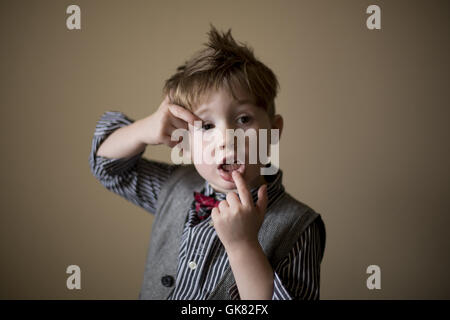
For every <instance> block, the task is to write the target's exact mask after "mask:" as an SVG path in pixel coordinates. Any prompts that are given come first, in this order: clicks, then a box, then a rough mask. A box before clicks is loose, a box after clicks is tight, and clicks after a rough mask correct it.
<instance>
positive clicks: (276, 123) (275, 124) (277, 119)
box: [272, 114, 284, 139]
mask: <svg viewBox="0 0 450 320" xmlns="http://www.w3.org/2000/svg"><path fill="white" fill-rule="evenodd" d="M283 124H284V123H283V117H282V116H281V115H280V114H276V115H274V116H273V119H272V129H278V130H279V136H278V139H280V138H281V132H283Z"/></svg>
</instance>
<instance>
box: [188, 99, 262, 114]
mask: <svg viewBox="0 0 450 320" xmlns="http://www.w3.org/2000/svg"><path fill="white" fill-rule="evenodd" d="M253 103H254V102H253V100H251V99H241V100H234V103H233V105H234V106H241V105H244V104H253ZM209 111H210V110H209V108H200V110H199V111H195V114H196V115H197V116H200V115H201V114H203V113H208V112H209Z"/></svg>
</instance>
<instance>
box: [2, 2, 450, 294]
mask: <svg viewBox="0 0 450 320" xmlns="http://www.w3.org/2000/svg"><path fill="white" fill-rule="evenodd" d="M73 3H74V4H78V5H79V6H80V7H81V20H82V21H81V23H82V29H81V30H78V31H77V30H74V31H69V30H67V28H66V17H67V16H68V15H67V14H66V13H65V11H66V8H67V6H68V5H70V4H73ZM370 4H379V5H380V6H381V8H382V15H381V23H382V29H381V30H380V31H370V30H368V29H367V28H366V25H365V20H366V18H367V16H368V15H367V14H366V13H365V10H366V8H367V7H368V6H369V5H370ZM449 4H450V2H448V1H375V0H367V1H366V0H364V1H332V0H329V1H317V0H311V1H298V0H292V1H260V0H254V1H211V0H205V1H173V0H170V1H168V0H158V1H156V0H155V1H98V0H97V1H81V0H75V1H62V0H61V1H17V0H14V1H5V0H2V1H1V2H0V34H1V38H0V39H1V50H0V55H1V58H0V68H1V73H0V74H1V78H0V79H1V89H0V90H1V92H0V104H1V107H2V108H1V112H2V125H1V143H2V149H3V151H2V159H1V162H2V163H1V164H2V166H1V168H2V190H1V191H2V192H1V206H2V208H1V224H0V239H1V241H0V259H1V264H0V265H1V266H0V298H8V299H16V298H33V299H34V298H37V299H49V298H56V299H78V298H86V299H107V298H113V299H116V298H124V299H135V298H137V297H138V293H139V289H140V285H141V280H142V276H143V272H144V263H145V257H146V253H147V251H146V250H147V247H148V241H149V233H150V230H151V229H150V228H151V225H152V222H153V217H152V216H151V215H150V214H148V213H146V212H145V211H144V210H143V209H140V208H139V207H137V206H135V205H134V204H132V203H129V202H127V201H126V200H124V199H122V198H120V197H118V196H116V195H114V194H113V193H112V192H109V191H108V190H106V189H105V188H103V187H102V186H101V185H100V183H99V182H97V181H96V180H95V179H94V177H93V176H92V174H91V172H90V170H89V163H88V157H89V151H90V147H91V139H92V135H93V132H94V128H95V124H96V121H97V120H98V119H99V117H100V116H101V114H102V113H103V112H105V111H107V110H119V111H123V112H125V113H126V114H127V115H128V116H129V117H131V118H132V119H139V118H143V117H145V116H147V115H149V114H150V113H151V112H153V111H155V110H156V108H157V107H158V106H159V104H160V102H161V89H162V85H163V81H164V80H165V79H167V78H168V77H169V76H170V75H171V74H172V73H173V72H174V71H175V68H176V67H177V66H178V65H179V64H181V63H182V62H184V60H185V59H186V58H188V57H189V56H190V55H191V54H193V53H194V52H195V51H196V50H198V49H200V48H201V46H202V44H203V43H204V42H206V40H207V36H206V32H207V31H208V30H209V23H210V22H211V23H213V24H214V25H215V26H216V27H217V28H218V29H219V30H227V29H228V28H232V34H233V36H234V37H235V38H236V39H237V40H239V41H242V42H247V43H249V44H250V45H251V46H252V47H253V48H254V49H255V53H256V55H257V57H259V58H260V59H261V60H262V61H263V62H265V63H266V64H267V65H268V66H270V67H271V68H272V69H273V71H274V72H275V73H276V74H277V75H278V77H279V81H280V84H281V91H280V95H279V97H278V98H277V100H276V103H277V107H278V111H279V112H280V113H281V114H282V115H283V116H284V119H285V131H284V132H283V136H282V140H281V146H280V148H281V156H280V161H281V168H282V169H283V170H284V173H285V175H284V183H285V186H286V188H287V190H288V192H290V193H291V194H292V195H293V196H295V197H296V198H297V199H299V200H301V201H303V202H305V203H307V204H309V205H310V206H312V207H313V208H314V209H316V211H318V212H319V213H321V214H322V217H323V219H324V221H325V223H326V227H327V244H326V253H325V258H324V260H323V264H322V274H321V284H322V285H321V298H323V299H341V298H345V299H347V298H348V299H403V298H405V299H410V298H412V299H422V298H424V299H430V298H446V299H448V298H450V283H449V280H448V270H449V269H450V259H449V252H450V241H449V233H450V231H449V220H450V218H449V213H450V212H449V204H450V203H449V202H450V200H449V199H450V198H449V189H450V188H449V176H450V175H449V163H450V154H449V150H450V149H449V141H448V138H449V136H450V132H449V126H448V124H449V119H450V112H449V107H450V94H449V80H450V79H449V75H450V72H449V71H450V70H449V56H450V50H449V40H448V39H449V30H450V28H449V18H450V17H449V13H450V10H449V9H450V8H449V6H450V5H449ZM145 156H146V157H150V158H153V159H157V160H164V161H169V150H168V149H167V148H165V147H151V148H148V149H147V151H146V153H145ZM71 264H76V265H79V266H80V267H81V271H82V282H81V285H82V289H81V290H79V291H76V290H75V291H69V290H68V289H67V288H66V278H67V276H68V275H67V274H66V273H65V271H66V267H67V266H68V265H71ZM372 264H376V265H379V266H380V267H381V290H368V289H367V287H366V279H367V277H368V274H366V268H367V266H369V265H372Z"/></svg>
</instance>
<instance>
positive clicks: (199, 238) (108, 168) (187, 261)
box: [89, 111, 323, 300]
mask: <svg viewBox="0 0 450 320" xmlns="http://www.w3.org/2000/svg"><path fill="white" fill-rule="evenodd" d="M133 122H134V121H133V120H131V119H130V118H128V117H127V116H126V115H125V114H123V113H121V112H119V111H108V112H105V113H104V114H103V115H102V116H101V118H100V120H99V121H98V122H97V125H96V128H95V132H94V138H93V141H92V147H91V152H90V156H89V164H90V168H91V171H92V173H93V175H94V176H95V178H96V179H97V180H98V181H100V183H101V184H102V185H103V186H104V187H105V188H107V189H108V190H110V191H112V192H114V193H115V194H118V195H120V196H122V197H124V198H125V199H127V200H128V201H130V202H132V203H134V204H136V205H138V206H140V207H141V208H143V209H144V210H146V211H148V212H150V213H152V214H154V213H155V212H156V205H157V200H158V194H159V192H160V190H161V187H162V185H163V184H164V182H165V181H166V180H167V179H168V178H169V176H170V175H171V174H172V172H173V171H174V170H175V169H177V168H178V166H179V165H176V164H169V163H165V162H159V161H155V160H148V159H146V158H143V157H142V155H143V153H144V151H142V152H140V153H138V154H136V155H134V156H132V157H126V158H118V159H110V158H105V157H101V156H97V155H96V153H97V150H98V148H99V147H100V145H101V143H102V142H103V141H104V140H105V139H106V138H107V137H108V136H109V135H110V134H111V133H112V132H113V131H115V130H117V129H118V128H120V127H123V126H126V125H129V124H131V123H133ZM282 177H283V172H282V170H278V172H277V174H276V175H274V176H265V178H266V180H267V182H268V185H267V193H268V204H267V209H269V208H270V207H271V206H272V205H273V204H274V203H275V202H276V200H277V199H279V197H281V196H282V195H283V193H284V192H285V190H284V187H283V184H282ZM250 192H251V194H252V197H253V201H254V202H255V203H256V200H257V197H258V196H257V193H258V187H255V188H252V189H251V190H250ZM202 193H204V194H205V195H207V196H213V197H214V198H216V199H217V200H223V199H225V198H226V194H224V193H221V192H218V191H216V190H214V189H213V188H212V187H211V185H210V184H209V183H208V181H206V180H205V184H204V187H203V190H202ZM192 199H193V202H192V205H191V207H190V208H186V210H189V214H188V218H187V221H186V223H185V226H184V229H183V233H182V241H181V247H180V248H179V256H178V266H177V275H176V279H175V288H174V290H173V291H172V293H171V295H170V296H169V298H168V299H169V300H174V299H177V300H185V299H189V300H199V299H206V297H207V296H208V295H209V293H211V292H212V290H213V289H214V288H215V286H216V285H217V283H218V281H219V280H220V278H221V277H222V275H223V274H224V272H225V270H226V269H227V267H228V266H229V261H228V255H227V254H226V251H225V249H224V246H223V245H222V243H221V242H220V239H219V237H218V236H217V233H216V231H215V229H214V227H213V226H212V224H211V221H212V218H211V216H209V217H207V218H206V219H204V220H200V219H199V218H198V217H197V215H196V214H195V209H194V197H192ZM322 254H323V252H322V250H321V243H320V233H319V228H318V226H317V223H316V222H315V221H314V222H313V223H311V224H310V225H309V226H308V227H307V228H306V230H305V231H304V232H303V233H302V234H301V235H300V236H299V239H298V240H297V241H296V243H295V245H294V246H293V248H292V249H291V250H290V252H289V254H288V255H287V256H286V257H285V258H284V259H282V260H281V261H280V262H279V263H278V264H277V266H276V267H275V268H274V291H273V295H272V299H273V300H287V299H289V300H290V299H295V300H318V299H319V294H320V290H319V289H320V263H321V261H322ZM229 294H230V297H231V299H240V296H239V291H238V288H237V285H236V283H234V284H233V286H232V287H231V288H230V291H229Z"/></svg>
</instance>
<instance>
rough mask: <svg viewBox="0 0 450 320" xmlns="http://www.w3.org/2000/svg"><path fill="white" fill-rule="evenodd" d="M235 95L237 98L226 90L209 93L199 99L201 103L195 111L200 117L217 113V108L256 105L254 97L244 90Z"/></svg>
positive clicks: (195, 107) (236, 92)
mask: <svg viewBox="0 0 450 320" xmlns="http://www.w3.org/2000/svg"><path fill="white" fill-rule="evenodd" d="M234 93H235V97H234V96H233V94H232V93H231V92H229V91H228V90H226V89H219V90H216V91H211V92H208V93H207V94H205V95H203V96H202V98H201V99H199V103H198V104H197V105H196V106H194V108H193V109H194V110H193V111H194V112H195V113H196V114H198V115H200V114H202V113H207V112H212V111H215V110H217V108H223V107H238V106H242V105H249V104H254V103H255V102H254V99H253V97H252V96H251V95H250V94H248V93H246V92H245V91H243V90H236V91H235V92H234Z"/></svg>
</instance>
